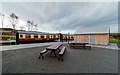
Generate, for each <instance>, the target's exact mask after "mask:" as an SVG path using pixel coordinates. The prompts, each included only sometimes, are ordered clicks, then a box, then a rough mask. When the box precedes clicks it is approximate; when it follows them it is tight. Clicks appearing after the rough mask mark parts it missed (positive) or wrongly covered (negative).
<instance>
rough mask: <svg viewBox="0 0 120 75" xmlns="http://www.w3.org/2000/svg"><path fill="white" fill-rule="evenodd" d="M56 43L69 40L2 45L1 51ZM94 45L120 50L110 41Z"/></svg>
mask: <svg viewBox="0 0 120 75" xmlns="http://www.w3.org/2000/svg"><path fill="white" fill-rule="evenodd" d="M56 43H68V42H46V43H31V44H20V45H7V46H0V51H6V50H16V49H23V48H32V47H40V46H47V45H51V44H56ZM91 46H92V47H99V48H106V49H113V50H120V49H119V48H118V46H117V45H116V44H112V43H110V44H109V45H107V46H100V45H91Z"/></svg>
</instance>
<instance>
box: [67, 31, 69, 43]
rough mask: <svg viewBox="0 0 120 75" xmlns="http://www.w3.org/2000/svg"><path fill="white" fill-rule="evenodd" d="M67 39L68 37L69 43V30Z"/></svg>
mask: <svg viewBox="0 0 120 75" xmlns="http://www.w3.org/2000/svg"><path fill="white" fill-rule="evenodd" d="M67 39H68V44H69V32H68V38H67Z"/></svg>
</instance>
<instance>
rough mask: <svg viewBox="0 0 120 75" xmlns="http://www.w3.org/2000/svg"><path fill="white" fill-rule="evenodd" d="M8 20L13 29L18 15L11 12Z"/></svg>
mask: <svg viewBox="0 0 120 75" xmlns="http://www.w3.org/2000/svg"><path fill="white" fill-rule="evenodd" d="M9 21H10V22H11V24H12V26H13V29H14V30H15V26H16V24H17V23H18V21H19V20H18V16H16V15H15V14H14V13H12V14H11V15H10V19H9Z"/></svg>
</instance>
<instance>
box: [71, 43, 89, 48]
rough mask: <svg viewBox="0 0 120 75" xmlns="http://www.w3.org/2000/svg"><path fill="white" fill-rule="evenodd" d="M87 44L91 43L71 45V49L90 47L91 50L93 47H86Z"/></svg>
mask: <svg viewBox="0 0 120 75" xmlns="http://www.w3.org/2000/svg"><path fill="white" fill-rule="evenodd" d="M86 44H89V43H70V47H71V48H75V47H82V48H85V47H89V49H90V48H91V47H90V46H86Z"/></svg>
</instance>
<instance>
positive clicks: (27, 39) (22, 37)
mask: <svg viewBox="0 0 120 75" xmlns="http://www.w3.org/2000/svg"><path fill="white" fill-rule="evenodd" d="M58 39H59V37H58V34H49V33H43V32H36V31H18V32H17V33H16V41H17V44H20V43H35V42H36V43H37V42H50V41H56V40H58Z"/></svg>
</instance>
